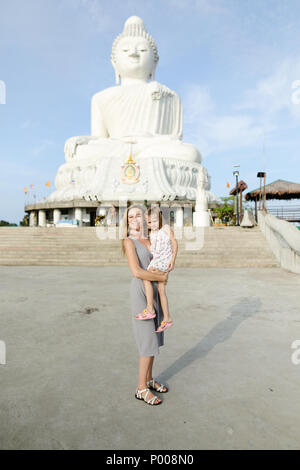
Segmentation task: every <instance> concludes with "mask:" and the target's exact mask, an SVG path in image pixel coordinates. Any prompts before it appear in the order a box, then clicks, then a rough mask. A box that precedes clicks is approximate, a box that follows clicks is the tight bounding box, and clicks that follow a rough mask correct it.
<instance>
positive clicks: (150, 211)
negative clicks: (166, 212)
mask: <svg viewBox="0 0 300 470" xmlns="http://www.w3.org/2000/svg"><path fill="white" fill-rule="evenodd" d="M152 215H157V216H158V228H162V226H163V217H162V211H161V210H160V208H159V207H158V206H155V207H152V208H151V207H148V209H147V216H148V218H150V217H151V216H152ZM148 230H149V233H150V231H151V227H148Z"/></svg>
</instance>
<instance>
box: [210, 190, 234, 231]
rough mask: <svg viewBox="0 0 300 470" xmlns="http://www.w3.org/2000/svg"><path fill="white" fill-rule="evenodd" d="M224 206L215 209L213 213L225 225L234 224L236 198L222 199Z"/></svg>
mask: <svg viewBox="0 0 300 470" xmlns="http://www.w3.org/2000/svg"><path fill="white" fill-rule="evenodd" d="M221 199H222V201H223V204H222V206H219V207H215V208H214V209H212V213H213V214H215V215H216V216H217V217H218V218H219V219H220V220H221V221H222V223H223V224H229V225H231V224H233V214H234V196H227V197H221Z"/></svg>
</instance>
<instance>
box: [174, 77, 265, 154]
mask: <svg viewBox="0 0 300 470" xmlns="http://www.w3.org/2000/svg"><path fill="white" fill-rule="evenodd" d="M183 110H184V140H185V141H188V140H189V139H191V141H192V142H193V143H194V144H195V145H197V146H198V147H199V150H200V152H201V153H202V154H203V156H204V157H205V156H207V155H208V154H210V153H213V152H217V151H218V152H221V151H222V152H224V151H226V150H230V149H237V148H243V147H245V146H246V147H251V146H252V145H253V146H257V143H258V141H259V140H260V139H261V138H262V134H263V132H264V128H263V126H262V125H260V124H259V122H258V121H257V120H256V119H255V118H254V117H253V116H250V115H247V114H245V113H244V114H241V113H234V114H232V115H230V114H225V115H219V114H218V112H217V107H216V105H215V103H214V101H213V99H212V97H211V94H210V92H209V90H208V88H207V87H202V86H201V85H197V84H191V85H190V86H189V87H188V88H187V89H186V91H185V92H184V93H183Z"/></svg>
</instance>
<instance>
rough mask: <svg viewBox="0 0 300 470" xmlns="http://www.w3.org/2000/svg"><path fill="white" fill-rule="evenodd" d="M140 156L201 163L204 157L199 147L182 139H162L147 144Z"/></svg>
mask: <svg viewBox="0 0 300 470" xmlns="http://www.w3.org/2000/svg"><path fill="white" fill-rule="evenodd" d="M138 157H139V158H151V157H152V158H153V157H154V158H155V157H158V158H174V159H178V160H184V161H188V162H197V163H201V161H202V157H201V154H200V152H199V151H198V149H197V148H196V147H195V146H194V145H192V144H185V143H183V142H181V141H180V140H177V141H174V140H170V141H169V142H166V141H161V142H157V143H153V144H149V145H147V147H146V148H144V149H142V150H141V151H140V152H139V154H138Z"/></svg>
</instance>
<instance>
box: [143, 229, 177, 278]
mask: <svg viewBox="0 0 300 470" xmlns="http://www.w3.org/2000/svg"><path fill="white" fill-rule="evenodd" d="M164 227H166V226H165V225H164ZM164 227H162V228H161V229H159V230H158V231H157V232H154V233H153V232H152V231H151V232H150V242H151V246H150V251H151V253H152V254H153V258H152V260H151V261H150V264H149V266H148V268H147V269H149V268H156V269H159V270H160V271H165V272H167V271H168V266H169V263H170V261H171V259H172V255H173V250H172V243H171V239H170V237H169V235H168V234H167V233H166V231H165V230H164Z"/></svg>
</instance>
